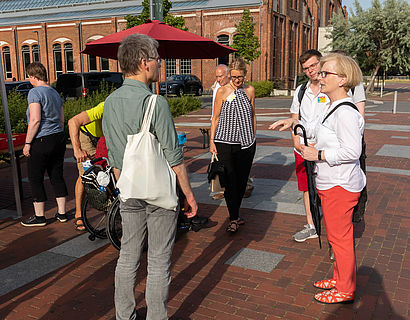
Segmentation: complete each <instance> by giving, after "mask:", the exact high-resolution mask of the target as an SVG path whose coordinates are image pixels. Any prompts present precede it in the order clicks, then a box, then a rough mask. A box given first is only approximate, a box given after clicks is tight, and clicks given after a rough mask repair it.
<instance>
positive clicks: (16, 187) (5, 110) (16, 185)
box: [0, 55, 23, 219]
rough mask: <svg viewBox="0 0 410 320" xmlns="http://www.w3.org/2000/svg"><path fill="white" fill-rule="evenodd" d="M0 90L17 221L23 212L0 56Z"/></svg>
mask: <svg viewBox="0 0 410 320" xmlns="http://www.w3.org/2000/svg"><path fill="white" fill-rule="evenodd" d="M0 89H1V102H2V104H3V113H4V122H5V125H6V133H7V142H8V147H9V154H10V163H11V168H12V171H13V185H14V197H15V199H16V209H17V217H16V219H18V218H21V217H22V215H23V211H22V209H21V198H20V189H19V178H18V171H17V170H18V169H17V161H16V154H15V152H14V145H13V137H12V134H11V124H10V115H9V107H8V103H7V93H6V86H5V85H4V74H3V61H2V57H1V55H0Z"/></svg>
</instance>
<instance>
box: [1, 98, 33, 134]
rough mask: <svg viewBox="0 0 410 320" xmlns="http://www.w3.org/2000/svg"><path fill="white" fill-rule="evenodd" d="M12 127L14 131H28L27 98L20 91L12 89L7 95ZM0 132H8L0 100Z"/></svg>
mask: <svg viewBox="0 0 410 320" xmlns="http://www.w3.org/2000/svg"><path fill="white" fill-rule="evenodd" d="M7 103H8V106H9V108H8V109H9V116H10V124H11V129H12V131H13V132H14V133H24V132H26V131H27V117H26V110H27V98H26V97H25V96H23V95H22V94H20V93H17V92H15V91H11V92H10V93H9V95H8V96H7ZM0 106H1V107H0V132H3V133H4V132H6V124H5V123H4V113H3V106H2V102H1V101H0Z"/></svg>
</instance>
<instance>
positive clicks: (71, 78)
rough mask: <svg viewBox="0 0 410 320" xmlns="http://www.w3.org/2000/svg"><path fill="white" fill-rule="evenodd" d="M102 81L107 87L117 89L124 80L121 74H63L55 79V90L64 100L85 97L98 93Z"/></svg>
mask: <svg viewBox="0 0 410 320" xmlns="http://www.w3.org/2000/svg"><path fill="white" fill-rule="evenodd" d="M103 81H104V82H106V83H107V84H108V86H109V87H114V88H119V87H121V85H122V82H123V81H124V79H123V76H122V73H121V72H83V73H65V74H62V75H60V76H59V77H58V78H57V83H56V90H57V92H58V93H60V94H61V95H62V96H64V97H65V98H79V97H86V96H87V95H88V94H90V93H91V92H94V91H98V90H99V89H100V87H101V83H102V82H103Z"/></svg>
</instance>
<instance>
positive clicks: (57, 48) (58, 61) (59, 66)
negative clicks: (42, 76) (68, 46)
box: [53, 43, 63, 78]
mask: <svg viewBox="0 0 410 320" xmlns="http://www.w3.org/2000/svg"><path fill="white" fill-rule="evenodd" d="M53 55H54V71H55V76H56V78H58V76H59V75H60V74H62V73H63V59H62V55H61V45H60V44H58V43H56V44H55V45H53Z"/></svg>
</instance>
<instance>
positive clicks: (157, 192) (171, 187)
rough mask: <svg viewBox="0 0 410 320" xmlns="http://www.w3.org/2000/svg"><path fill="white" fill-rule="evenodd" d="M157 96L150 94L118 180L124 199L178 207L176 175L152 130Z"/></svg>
mask: <svg viewBox="0 0 410 320" xmlns="http://www.w3.org/2000/svg"><path fill="white" fill-rule="evenodd" d="M156 100H157V95H152V96H151V97H150V100H149V103H148V107H147V110H146V111H145V115H144V120H143V122H142V126H141V130H140V132H139V133H137V134H134V135H128V137H127V145H126V147H125V152H124V159H123V166H122V170H121V175H120V178H119V180H118V183H117V187H118V189H119V190H120V197H121V200H123V201H125V200H127V199H129V198H134V199H139V200H144V201H145V202H147V203H149V204H152V205H155V206H158V207H161V208H164V209H168V210H174V211H175V210H176V208H177V205H178V197H177V193H176V175H175V172H174V171H173V170H172V168H171V167H170V166H169V163H168V161H167V160H166V159H165V156H164V152H163V151H162V148H161V145H160V144H159V141H158V140H157V138H156V137H155V136H154V135H153V134H152V133H151V132H149V128H150V125H151V119H152V114H153V113H154V109H155V104H156Z"/></svg>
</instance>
